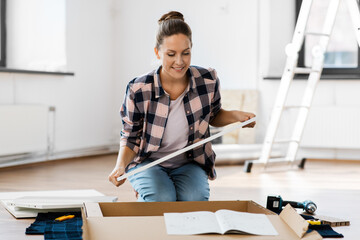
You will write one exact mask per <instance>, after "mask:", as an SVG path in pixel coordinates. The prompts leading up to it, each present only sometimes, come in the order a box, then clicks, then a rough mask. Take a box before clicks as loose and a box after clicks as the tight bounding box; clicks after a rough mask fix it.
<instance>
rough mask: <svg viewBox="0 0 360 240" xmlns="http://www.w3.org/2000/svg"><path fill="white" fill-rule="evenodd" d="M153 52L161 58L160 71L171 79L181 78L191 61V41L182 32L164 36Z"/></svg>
mask: <svg viewBox="0 0 360 240" xmlns="http://www.w3.org/2000/svg"><path fill="white" fill-rule="evenodd" d="M155 54H156V56H157V58H158V59H160V60H161V64H162V69H161V70H162V73H163V74H164V75H165V76H166V77H170V78H172V79H183V78H184V76H185V74H186V71H187V70H188V68H189V66H190V62H191V42H190V39H189V38H188V37H187V36H186V35H184V34H175V35H172V36H169V37H166V38H164V40H163V43H162V44H161V45H160V48H159V49H157V48H155Z"/></svg>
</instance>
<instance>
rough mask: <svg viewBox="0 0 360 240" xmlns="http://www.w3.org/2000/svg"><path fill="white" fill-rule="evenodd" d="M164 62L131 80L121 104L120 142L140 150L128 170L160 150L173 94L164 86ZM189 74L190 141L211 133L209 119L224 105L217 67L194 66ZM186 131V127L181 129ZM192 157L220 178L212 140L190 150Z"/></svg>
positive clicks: (210, 173)
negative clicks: (121, 124)
mask: <svg viewBox="0 0 360 240" xmlns="http://www.w3.org/2000/svg"><path fill="white" fill-rule="evenodd" d="M160 69H161V66H160V67H159V68H158V69H157V70H154V71H152V72H150V73H148V74H146V75H143V76H141V77H138V78H135V79H133V80H132V81H130V82H129V84H128V85H127V89H126V95H125V98H124V102H123V104H122V106H121V110H120V115H121V117H122V123H123V129H122V131H121V140H120V146H127V147H129V148H130V149H132V150H133V151H134V152H135V153H136V157H135V159H134V160H133V161H132V162H131V163H130V164H129V166H128V167H127V170H129V169H130V168H132V167H134V166H136V165H137V164H139V163H141V162H142V161H144V160H145V159H147V158H151V153H152V152H156V151H158V150H159V147H160V144H161V141H162V139H163V134H164V130H165V127H166V121H167V118H168V114H169V106H170V96H169V95H168V94H167V93H166V92H165V91H164V89H163V88H162V87H161V82H160ZM187 74H188V76H189V79H190V83H189V85H188V87H187V89H186V90H185V91H186V92H185V95H184V99H183V101H184V108H185V114H186V118H187V121H188V126H189V129H188V130H189V134H188V144H187V146H188V145H191V144H193V143H195V142H198V141H200V140H202V139H204V138H207V137H209V136H210V133H209V123H210V122H211V121H212V120H213V119H214V117H215V116H216V114H217V113H218V112H219V110H220V108H221V96H220V86H219V79H218V77H217V74H216V71H215V70H214V69H211V68H210V69H205V68H201V67H196V66H190V67H189V69H188V71H187ZM179 131H182V129H179ZM186 156H187V157H188V159H192V160H195V161H196V162H197V163H199V164H200V166H202V167H203V168H204V170H205V171H206V172H207V173H208V176H209V179H211V180H213V179H215V178H216V172H215V168H214V163H215V156H216V155H215V153H214V152H213V150H212V147H211V143H210V142H208V143H206V144H204V145H202V146H199V147H197V148H194V149H192V150H189V151H188V152H186Z"/></svg>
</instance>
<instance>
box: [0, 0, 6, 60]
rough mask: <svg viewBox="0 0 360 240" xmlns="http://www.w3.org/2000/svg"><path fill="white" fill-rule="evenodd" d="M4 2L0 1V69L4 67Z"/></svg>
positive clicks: (3, 0)
mask: <svg viewBox="0 0 360 240" xmlns="http://www.w3.org/2000/svg"><path fill="white" fill-rule="evenodd" d="M5 3H6V1H5V0H0V67H5V66H6V28H5V26H6V23H5V21H6V15H5V14H6V6H5Z"/></svg>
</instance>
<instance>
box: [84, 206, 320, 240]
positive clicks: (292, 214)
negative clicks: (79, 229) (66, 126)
mask: <svg viewBox="0 0 360 240" xmlns="http://www.w3.org/2000/svg"><path fill="white" fill-rule="evenodd" d="M220 209H229V210H234V211H241V212H249V213H263V214H266V215H267V216H268V218H269V220H270V221H271V223H272V224H273V226H274V227H275V229H276V230H277V232H278V233H279V235H277V236H254V235H239V234H226V235H219V234H202V235H186V236H184V235H168V234H167V233H166V226H165V221H164V217H163V214H164V213H165V212H192V211H212V212H215V211H217V210H220ZM82 214H83V239H84V240H100V239H101V240H105V239H126V240H131V239H136V240H140V239H141V240H147V239H156V240H166V239H170V240H171V239H174V240H176V239H178V240H187V239H193V240H205V239H263V240H266V239H276V240H280V239H283V240H292V239H306V240H316V239H322V238H321V236H320V235H319V234H318V233H317V232H315V231H313V232H311V233H309V234H305V233H306V231H307V229H308V223H307V222H306V221H305V220H304V219H303V218H302V217H301V216H299V215H298V214H297V212H296V211H295V210H294V209H293V208H292V207H291V206H290V205H288V206H286V207H285V208H284V210H283V211H282V213H281V214H280V215H277V214H275V213H273V212H271V211H270V210H268V209H266V208H264V207H262V206H260V205H259V204H257V203H255V202H253V201H209V202H146V203H141V202H115V203H84V207H83V208H82Z"/></svg>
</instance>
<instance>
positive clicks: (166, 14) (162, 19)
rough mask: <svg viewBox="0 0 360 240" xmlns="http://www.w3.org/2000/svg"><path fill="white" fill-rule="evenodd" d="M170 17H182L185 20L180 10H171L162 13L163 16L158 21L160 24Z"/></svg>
mask: <svg viewBox="0 0 360 240" xmlns="http://www.w3.org/2000/svg"><path fill="white" fill-rule="evenodd" d="M170 19H180V20H182V21H184V16H183V15H182V14H181V13H180V12H177V11H171V12H168V13H165V14H164V15H162V16H161V18H160V19H159V20H158V23H159V24H160V23H162V22H165V21H167V20H170Z"/></svg>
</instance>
